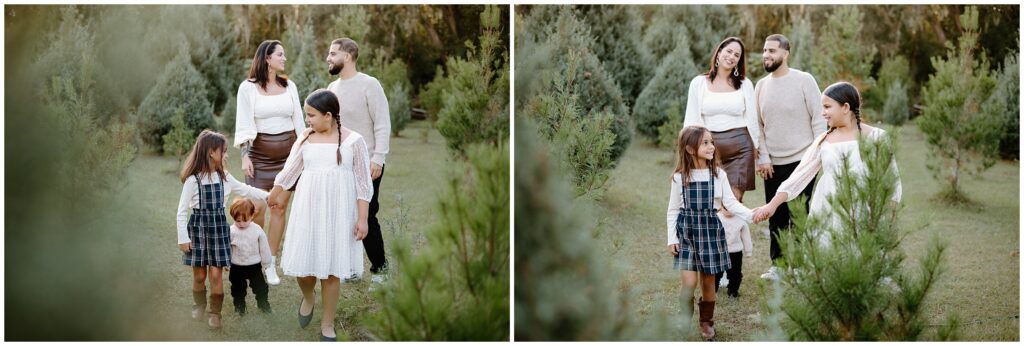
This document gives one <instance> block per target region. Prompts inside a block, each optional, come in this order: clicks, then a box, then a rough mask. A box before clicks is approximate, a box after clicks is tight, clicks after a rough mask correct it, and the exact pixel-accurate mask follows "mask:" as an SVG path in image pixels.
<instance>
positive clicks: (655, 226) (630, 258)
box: [597, 126, 1020, 341]
mask: <svg viewBox="0 0 1024 346" xmlns="http://www.w3.org/2000/svg"><path fill="white" fill-rule="evenodd" d="M926 150H927V149H926V147H925V144H924V139H923V137H922V134H921V133H920V131H918V130H917V128H916V127H914V126H905V127H904V128H902V129H901V136H900V151H899V152H898V153H897V161H898V165H899V170H900V175H901V178H902V183H903V205H904V210H903V213H902V214H901V226H902V229H903V230H904V231H906V232H908V233H909V234H908V236H907V237H906V238H905V241H904V243H903V249H904V251H905V253H906V254H907V256H908V261H907V262H906V265H907V267H908V268H915V267H913V266H915V265H916V260H917V259H918V258H920V257H921V256H922V255H923V251H924V248H925V245H926V244H927V240H928V238H929V237H930V236H931V235H932V234H937V235H939V236H941V237H942V238H944V239H946V240H948V242H949V247H948V249H947V251H946V253H945V257H944V266H945V268H946V271H945V273H944V274H943V275H942V276H941V278H940V280H939V282H938V283H937V285H936V287H935V288H934V289H933V291H932V292H931V294H930V296H929V298H928V299H927V300H926V303H925V304H926V305H925V308H924V310H925V311H926V312H927V313H928V315H929V318H930V320H931V321H932V323H933V324H939V323H942V321H944V320H945V317H946V316H947V314H948V313H950V312H956V313H957V314H958V315H959V316H960V318H961V321H962V322H963V323H964V325H963V326H961V328H960V337H961V339H963V340H1019V338H1020V335H1019V329H1020V328H1019V327H1020V321H1019V319H1018V318H1017V317H1016V316H1018V315H1019V314H1020V301H1019V294H1020V281H1019V272H1020V255H1019V249H1020V244H1019V233H1018V231H1019V228H1020V221H1019V217H1020V211H1019V210H1020V208H1019V196H1020V184H1019V176H1020V166H1019V163H1018V162H999V163H997V164H996V165H995V166H994V167H992V168H991V169H989V170H988V171H986V172H984V173H982V174H981V175H980V176H976V177H970V178H968V179H964V180H961V181H962V184H963V185H962V186H963V189H964V190H965V191H967V193H968V196H969V197H970V198H971V199H973V200H974V201H975V202H977V204H976V205H975V206H974V207H968V208H953V207H948V206H945V205H943V204H941V203H938V202H936V201H934V199H933V196H935V195H936V194H937V193H938V191H939V190H940V185H939V182H938V181H936V180H934V179H933V178H932V176H931V173H930V172H929V171H928V170H927V168H926V167H925V163H926V153H927V151H926ZM672 160H673V159H672V153H671V152H670V150H668V149H660V148H655V147H654V146H652V145H650V144H647V143H645V142H643V141H634V143H633V145H632V146H631V147H630V148H629V150H628V151H627V152H626V154H625V156H624V157H623V158H622V160H621V161H620V162H619V165H618V167H617V168H616V169H615V170H614V171H613V172H612V174H611V179H610V180H609V183H608V186H607V191H606V192H605V194H604V198H603V200H602V201H601V202H599V203H598V206H599V207H598V210H599V212H598V213H597V214H598V215H603V216H602V218H601V226H600V229H599V230H598V232H597V234H598V237H599V239H601V240H602V244H604V245H605V246H606V249H605V250H606V251H608V252H609V256H611V257H613V258H615V259H616V261H617V262H620V265H621V266H622V267H624V268H628V270H627V271H626V274H625V276H624V277H623V278H621V279H622V281H623V282H626V283H628V284H627V285H628V286H629V288H630V290H631V291H632V292H633V294H634V296H635V300H634V302H633V306H634V307H635V308H636V309H637V311H638V314H637V316H636V319H638V320H639V321H640V324H641V325H643V324H647V323H648V322H654V321H657V320H668V318H667V317H666V316H669V314H674V313H676V312H677V311H678V309H679V307H678V305H679V303H678V299H677V292H678V289H679V285H680V284H679V273H678V272H677V271H675V270H673V269H672V265H671V257H670V255H669V254H668V252H667V247H666V246H665V221H664V220H665V218H664V217H665V208H666V205H667V203H668V197H669V196H668V194H669V191H668V190H669V188H668V187H669V185H670V182H669V173H670V172H671V170H672V168H673V167H674V162H673V161H672ZM744 199H745V203H744V204H745V205H747V206H748V207H751V208H753V207H758V206H761V205H763V204H764V202H765V198H764V186H763V181H761V180H760V179H759V180H758V183H757V190H755V191H748V192H747V193H746V195H745V198H744ZM751 231H752V238H753V242H754V255H753V257H746V258H744V260H743V275H744V278H743V279H744V281H743V284H742V287H741V289H740V297H739V298H738V299H733V298H729V297H726V296H725V295H724V294H722V295H720V296H719V298H718V304H717V306H716V311H715V319H716V323H715V325H716V331H717V333H718V336H717V337H716V340H720V341H744V340H752V339H755V338H756V337H757V335H758V334H760V333H762V332H764V329H765V327H764V325H763V324H762V323H761V322H760V320H761V314H760V308H759V306H760V303H761V301H762V297H763V293H760V292H762V291H761V290H760V289H759V282H760V281H762V280H761V279H760V278H759V277H758V276H760V274H761V273H763V272H765V270H767V268H768V266H769V259H768V243H769V240H768V237H767V223H764V224H760V225H753V228H752V229H751ZM721 292H723V293H724V290H723V291H721ZM695 320H696V319H694V322H693V324H696V322H695ZM679 328H681V327H677V328H676V330H677V332H676V333H674V334H673V335H663V336H661V337H659V338H660V339H664V340H679V339H681V338H683V333H682V331H681V330H680V329H679ZM934 332H935V328H930V329H929V330H928V331H927V334H926V335H929V337H932V338H933V337H934ZM692 340H697V339H692Z"/></svg>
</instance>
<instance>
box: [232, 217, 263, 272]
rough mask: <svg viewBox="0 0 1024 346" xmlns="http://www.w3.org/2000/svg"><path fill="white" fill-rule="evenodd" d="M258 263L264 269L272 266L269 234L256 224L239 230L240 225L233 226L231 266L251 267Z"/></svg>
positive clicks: (253, 223)
mask: <svg viewBox="0 0 1024 346" xmlns="http://www.w3.org/2000/svg"><path fill="white" fill-rule="evenodd" d="M256 263H260V264H262V266H263V268H267V267H269V266H270V242H268V241H267V233H266V232H263V228H262V227H260V225H257V224H256V223H255V222H250V223H249V227H246V228H238V223H234V224H232V225H231V264H235V265H240V266H249V265H253V264H256Z"/></svg>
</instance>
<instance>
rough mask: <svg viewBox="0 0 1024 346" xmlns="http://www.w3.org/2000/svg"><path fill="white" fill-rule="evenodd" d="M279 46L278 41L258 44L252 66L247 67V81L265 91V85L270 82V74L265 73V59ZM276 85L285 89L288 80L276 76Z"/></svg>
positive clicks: (279, 42)
mask: <svg viewBox="0 0 1024 346" xmlns="http://www.w3.org/2000/svg"><path fill="white" fill-rule="evenodd" d="M280 45H281V41H278V40H266V41H263V43H260V46H259V47H257V48H256V55H254V56H253V57H252V64H251V65H249V80H250V81H252V82H254V83H256V84H259V85H260V88H262V89H263V90H267V83H269V82H270V73H269V72H267V66H268V65H267V57H269V56H270V55H271V54H274V50H276V49H277V46H280ZM274 79H275V81H276V82H277V85H280V86H282V87H285V88H287V87H288V78H285V77H283V76H281V75H280V74H278V75H277V78H274Z"/></svg>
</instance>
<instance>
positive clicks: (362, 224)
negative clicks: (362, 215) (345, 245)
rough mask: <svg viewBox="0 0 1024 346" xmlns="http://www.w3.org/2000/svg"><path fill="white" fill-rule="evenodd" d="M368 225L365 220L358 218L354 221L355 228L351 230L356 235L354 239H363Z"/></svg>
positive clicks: (367, 230)
mask: <svg viewBox="0 0 1024 346" xmlns="http://www.w3.org/2000/svg"><path fill="white" fill-rule="evenodd" d="M369 229H370V227H369V226H368V225H367V223H366V220H365V219H364V220H359V222H356V227H355V229H353V230H352V235H355V236H356V240H363V239H365V238H366V233H367V232H369Z"/></svg>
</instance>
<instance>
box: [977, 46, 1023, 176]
mask: <svg viewBox="0 0 1024 346" xmlns="http://www.w3.org/2000/svg"><path fill="white" fill-rule="evenodd" d="M998 78H999V79H998V81H997V82H996V89H995V91H993V92H992V96H990V97H989V101H988V102H986V103H985V106H986V107H990V108H989V109H991V110H992V112H996V113H999V114H1002V116H1003V119H1004V120H1005V124H1004V125H1003V129H1004V132H1003V137H1002V138H1001V139H1000V140H999V157H1000V158H1002V159H1004V160H1017V159H1020V99H1019V98H1018V97H1017V92H1019V91H1020V65H1019V64H1018V63H1017V54H1007V55H1006V59H1005V60H1004V61H1003V67H1002V68H1001V69H1000V70H999V77H998ZM1000 106H1002V107H1000Z"/></svg>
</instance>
